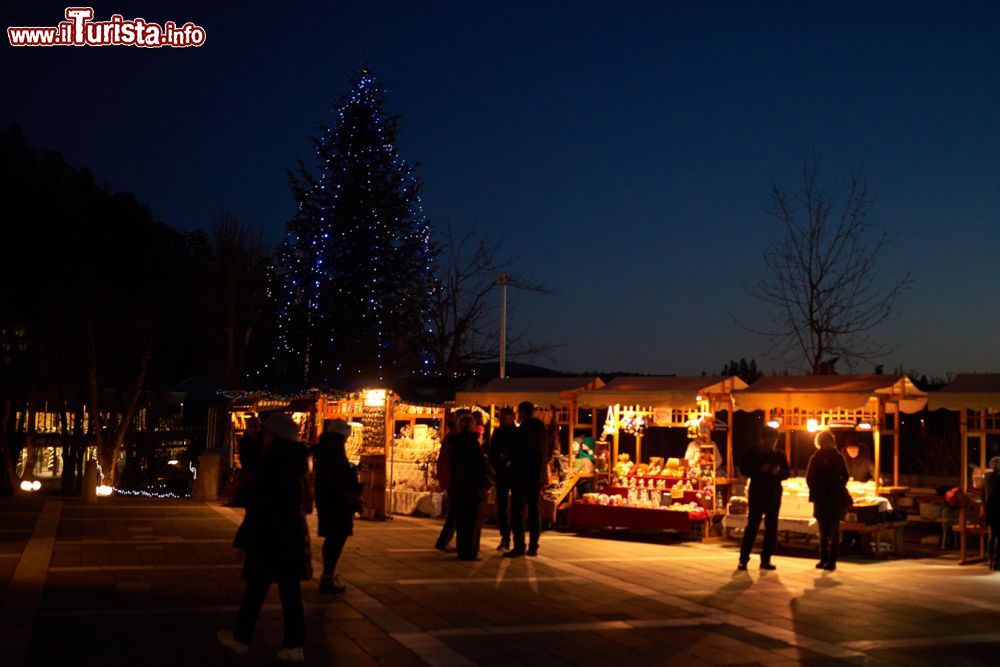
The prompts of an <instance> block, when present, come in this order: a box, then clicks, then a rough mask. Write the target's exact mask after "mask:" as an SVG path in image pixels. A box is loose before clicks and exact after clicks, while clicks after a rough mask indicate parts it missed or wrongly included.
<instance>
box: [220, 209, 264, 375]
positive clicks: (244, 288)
mask: <svg viewBox="0 0 1000 667" xmlns="http://www.w3.org/2000/svg"><path fill="white" fill-rule="evenodd" d="M211 245H212V254H213V256H214V257H213V259H214V268H215V270H216V271H217V272H218V275H217V276H215V282H216V285H217V286H218V290H219V294H218V300H219V306H220V308H221V316H222V333H223V341H222V344H223V369H222V376H223V378H224V379H225V381H226V385H227V386H229V387H234V386H237V384H238V382H239V377H240V371H241V370H242V369H243V367H244V365H245V361H246V352H247V348H249V346H250V342H251V339H252V337H253V333H254V329H255V326H256V325H257V323H258V321H259V318H260V313H261V308H262V307H263V304H264V299H265V294H266V290H267V271H268V261H269V259H270V250H269V248H268V247H267V244H266V243H265V242H264V237H263V234H262V233H261V231H260V230H259V229H256V228H254V227H251V226H250V225H248V224H246V223H245V222H243V221H242V220H241V219H240V218H239V216H237V215H236V214H235V213H232V212H230V211H223V212H222V213H220V214H219V216H218V217H216V219H215V221H214V222H213V224H212V234H211Z"/></svg>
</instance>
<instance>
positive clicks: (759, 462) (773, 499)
mask: <svg viewBox="0 0 1000 667" xmlns="http://www.w3.org/2000/svg"><path fill="white" fill-rule="evenodd" d="M777 444H778V431H777V430H776V429H773V428H771V427H769V426H767V427H765V428H764V432H763V433H762V434H761V441H760V444H758V445H755V446H753V447H752V448H751V449H750V451H748V452H747V453H746V455H745V456H744V457H743V460H742V461H741V462H740V470H741V471H742V472H743V474H744V475H745V476H747V477H749V478H750V490H749V491H748V493H747V496H748V505H749V507H748V512H747V527H746V529H745V530H744V531H743V544H742V546H741V547H740V563H739V566H738V569H740V570H745V569H747V563H748V562H749V561H750V552H751V551H752V550H753V543H754V541H756V539H757V531H758V530H760V520H761V517H763V518H764V548H763V550H762V552H761V555H760V569H762V570H775V569H777V568H776V567H775V566H774V565H772V564H771V556H772V555H773V554H774V548H775V547H776V546H777V544H778V512H779V511H780V510H781V481H782V480H785V479H788V459H787V458H786V457H785V453H784V452H783V451H781V450H779V449H778V448H777Z"/></svg>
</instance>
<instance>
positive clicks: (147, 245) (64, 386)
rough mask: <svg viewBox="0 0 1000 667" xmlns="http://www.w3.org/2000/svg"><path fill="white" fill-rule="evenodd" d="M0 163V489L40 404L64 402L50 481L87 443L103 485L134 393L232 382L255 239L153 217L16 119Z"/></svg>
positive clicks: (258, 262)
mask: <svg viewBox="0 0 1000 667" xmlns="http://www.w3.org/2000/svg"><path fill="white" fill-rule="evenodd" d="M0 169H2V174H0V188H2V201H3V203H4V207H5V213H6V215H5V224H4V230H3V233H4V237H5V238H4V243H3V247H4V253H3V260H2V262H0V272H2V275H0V328H2V329H3V334H4V335H3V341H4V346H3V347H4V349H3V354H2V358H0V361H2V365H0V384H2V389H0V391H2V395H0V401H2V405H0V438H2V441H0V456H2V459H3V461H2V462H3V471H2V474H3V476H4V479H5V482H6V483H5V484H3V485H2V486H4V487H7V488H8V489H9V488H10V487H11V486H12V483H13V481H14V476H15V465H16V462H17V460H18V457H19V456H20V452H21V450H22V449H23V448H26V449H27V450H28V453H29V455H30V454H31V452H32V436H33V432H34V412H35V411H36V410H37V409H40V406H41V405H42V404H46V405H48V406H50V410H51V406H53V405H57V406H59V405H61V406H64V408H65V409H64V410H61V411H59V412H60V414H61V417H60V424H59V431H60V435H61V439H62V440H61V442H62V447H63V460H64V465H65V470H66V473H67V474H64V475H63V490H64V491H65V492H73V491H75V488H74V487H75V486H76V485H77V484H78V483H79V475H80V470H81V468H82V463H83V452H84V451H85V447H86V445H87V444H94V445H96V446H97V451H98V459H99V461H100V463H101V464H102V467H103V469H104V470H105V471H106V472H107V473H108V474H110V475H111V476H112V477H111V479H110V482H109V483H112V482H113V475H114V474H115V466H114V465H111V462H112V461H115V460H116V459H117V454H118V453H119V452H120V451H121V447H122V444H123V442H124V440H125V438H126V435H127V434H128V431H129V429H130V428H131V424H132V417H133V416H134V414H135V412H136V410H137V407H138V406H139V404H140V400H141V397H142V395H143V393H144V391H146V390H147V389H149V388H167V387H169V386H171V385H172V384H173V383H176V382H177V381H178V380H180V379H183V378H185V377H189V376H197V377H213V378H218V379H219V381H220V382H221V383H225V384H228V385H230V386H236V385H238V384H239V379H240V378H241V377H242V376H243V371H244V369H245V368H246V367H248V365H249V364H252V363H253V360H252V359H251V356H252V354H253V349H254V347H253V346H254V342H255V334H256V330H255V328H256V326H257V323H258V322H259V321H260V318H261V314H262V311H263V309H264V308H265V299H264V292H265V289H266V284H267V270H268V266H269V258H268V254H267V249H266V248H265V247H264V245H263V244H262V243H261V242H260V236H259V234H257V233H255V232H253V231H252V230H250V229H248V228H247V227H246V226H245V225H243V224H241V223H240V222H239V220H238V219H237V218H235V216H233V215H228V214H224V215H220V216H219V219H218V220H217V221H216V224H215V225H214V226H213V229H212V230H211V232H210V233H206V232H202V231H196V232H181V231H178V230H176V229H174V228H172V227H170V226H168V225H166V224H163V223H162V222H159V221H157V220H156V219H155V218H154V216H153V215H152V214H151V212H150V210H149V208H148V207H147V206H145V205H144V204H142V203H140V202H139V201H137V200H136V198H135V197H134V196H132V195H131V194H126V193H120V192H115V191H113V190H111V189H109V188H108V187H106V186H103V185H101V184H99V183H97V182H96V181H95V179H94V177H93V176H92V175H91V174H90V172H89V171H87V170H86V169H76V168H74V167H72V166H70V165H69V164H67V163H66V162H65V160H63V158H62V157H61V156H60V155H59V154H58V153H55V152H40V151H37V150H34V149H32V148H31V147H29V145H28V143H27V142H26V141H25V138H24V136H23V135H22V133H21V131H20V130H19V129H18V128H16V127H11V128H8V129H6V130H4V131H3V132H2V134H0ZM53 411H54V410H53ZM18 422H20V423H18ZM26 469H27V466H26Z"/></svg>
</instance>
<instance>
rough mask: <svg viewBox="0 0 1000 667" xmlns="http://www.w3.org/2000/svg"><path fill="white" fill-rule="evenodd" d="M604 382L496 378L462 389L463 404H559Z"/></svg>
mask: <svg viewBox="0 0 1000 667" xmlns="http://www.w3.org/2000/svg"><path fill="white" fill-rule="evenodd" d="M601 386H604V382H602V381H601V378H599V377H551V378H495V379H493V380H490V381H489V382H487V383H486V384H484V385H483V386H482V387H479V388H477V389H470V390H469V391H460V392H458V393H456V394H455V402H456V403H458V404H460V405H468V404H474V405H510V406H514V405H517V404H518V403H520V402H522V401H530V402H532V403H534V404H535V405H539V406H546V405H559V404H560V403H561V402H562V401H564V400H572V399H573V397H574V396H575V395H576V394H577V393H578V392H582V391H583V390H585V389H596V388H597V387H601Z"/></svg>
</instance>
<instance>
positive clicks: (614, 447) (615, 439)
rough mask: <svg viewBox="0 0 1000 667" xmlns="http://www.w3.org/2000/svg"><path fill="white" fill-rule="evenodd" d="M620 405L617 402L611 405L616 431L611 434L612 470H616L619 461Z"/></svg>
mask: <svg viewBox="0 0 1000 667" xmlns="http://www.w3.org/2000/svg"><path fill="white" fill-rule="evenodd" d="M618 407H619V406H618V404H617V403H616V404H614V405H612V406H610V407H609V410H610V411H611V418H612V426H614V433H613V434H612V435H611V461H610V462H609V464H610V468H611V470H612V471H614V469H615V465H616V464H617V463H618V429H619V427H620V424H619V423H618Z"/></svg>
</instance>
